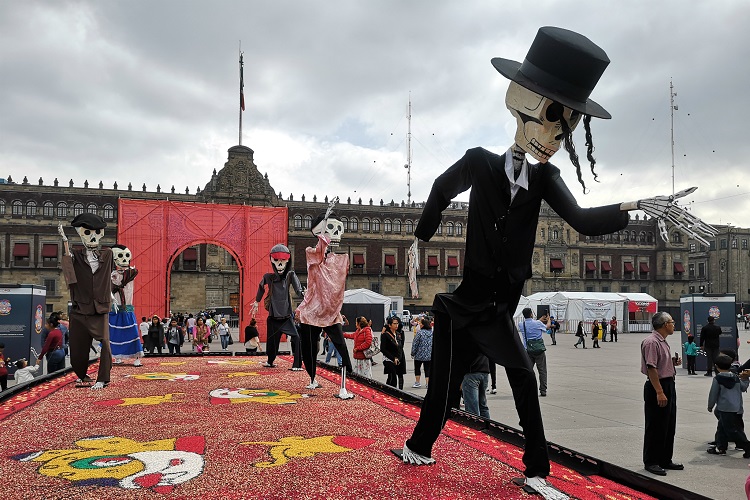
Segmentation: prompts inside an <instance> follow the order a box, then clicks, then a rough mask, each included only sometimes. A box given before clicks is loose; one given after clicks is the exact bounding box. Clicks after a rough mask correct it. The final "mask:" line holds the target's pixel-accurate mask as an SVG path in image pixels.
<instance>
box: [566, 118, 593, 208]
mask: <svg viewBox="0 0 750 500" xmlns="http://www.w3.org/2000/svg"><path fill="white" fill-rule="evenodd" d="M590 124H591V116H590V115H583V128H584V129H585V131H586V159H587V160H588V161H589V164H590V165H591V173H592V174H593V175H594V180H595V181H596V182H599V176H598V175H597V174H596V172H594V165H596V160H595V159H594V139H593V137H592V135H591V125H590ZM560 126H561V127H562V133H563V138H562V139H563V141H562V142H563V147H565V151H567V152H568V156H569V157H570V163H572V164H573V166H574V167H575V168H576V175H577V176H578V182H579V183H580V184H581V186H583V192H584V194H585V193H586V184H585V183H584V182H583V176H582V175H581V164H580V163H579V161H578V153H577V152H576V146H575V144H573V130H571V128H570V125H569V124H568V122H567V121H565V120H564V119H560Z"/></svg>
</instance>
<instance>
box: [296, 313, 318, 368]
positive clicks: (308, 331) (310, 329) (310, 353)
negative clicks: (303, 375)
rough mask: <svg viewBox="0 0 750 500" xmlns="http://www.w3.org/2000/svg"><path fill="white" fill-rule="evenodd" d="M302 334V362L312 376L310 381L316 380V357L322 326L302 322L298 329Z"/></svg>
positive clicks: (300, 334)
mask: <svg viewBox="0 0 750 500" xmlns="http://www.w3.org/2000/svg"><path fill="white" fill-rule="evenodd" d="M297 331H298V332H299V336H300V351H302V353H301V354H302V363H303V364H304V365H305V370H306V371H307V374H308V375H309V376H310V382H312V381H313V380H315V374H316V372H317V368H318V365H317V363H316V361H315V358H316V357H317V355H318V338H320V327H319V326H312V325H306V324H304V323H303V324H301V325H300V326H299V329H298V330H297Z"/></svg>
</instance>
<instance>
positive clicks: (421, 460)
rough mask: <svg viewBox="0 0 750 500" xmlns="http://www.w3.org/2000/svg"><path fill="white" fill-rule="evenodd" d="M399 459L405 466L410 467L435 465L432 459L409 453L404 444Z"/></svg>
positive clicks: (413, 452) (412, 452)
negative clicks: (410, 465)
mask: <svg viewBox="0 0 750 500" xmlns="http://www.w3.org/2000/svg"><path fill="white" fill-rule="evenodd" d="M401 459H402V460H403V461H404V463H405V464H412V465H432V464H434V463H435V459H434V458H431V457H426V456H424V455H420V454H419V453H417V452H415V451H411V450H410V449H409V447H408V446H406V443H404V449H403V451H402V452H401Z"/></svg>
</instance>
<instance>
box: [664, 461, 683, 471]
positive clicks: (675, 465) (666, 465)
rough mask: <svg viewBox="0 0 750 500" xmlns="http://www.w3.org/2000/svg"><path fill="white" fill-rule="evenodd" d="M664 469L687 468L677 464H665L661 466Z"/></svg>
mask: <svg viewBox="0 0 750 500" xmlns="http://www.w3.org/2000/svg"><path fill="white" fill-rule="evenodd" d="M661 468H662V469H667V470H683V469H684V468H685V466H684V465H682V464H676V463H674V462H669V463H668V464H664V465H662V466H661Z"/></svg>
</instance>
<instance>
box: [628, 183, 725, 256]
mask: <svg viewBox="0 0 750 500" xmlns="http://www.w3.org/2000/svg"><path fill="white" fill-rule="evenodd" d="M696 189H698V188H697V187H691V188H688V189H683V190H682V191H679V192H677V193H675V194H674V195H673V196H656V197H654V198H646V199H645V200H638V201H637V202H636V203H637V208H638V209H639V210H643V211H644V212H646V214H647V215H650V216H651V217H656V219H657V220H658V222H657V223H658V226H659V233H660V234H661V238H662V239H663V240H664V241H669V234H668V232H667V222H669V223H671V224H672V225H673V226H675V227H676V228H677V229H678V230H679V231H681V232H682V233H684V234H685V235H687V236H688V237H690V238H693V239H696V240H698V241H700V242H701V243H703V244H704V245H706V246H708V241H707V240H706V238H707V237H708V238H710V237H712V236H716V234H717V233H718V232H717V231H716V229H714V228H713V227H712V226H711V225H710V224H706V223H705V222H703V221H702V220H700V219H699V218H698V217H696V216H694V215H693V214H691V213H690V212H688V211H687V210H685V209H684V208H683V207H680V206H679V205H678V204H677V199H678V198H682V197H684V196H687V195H689V194H690V193H692V192H693V191H695V190H696Z"/></svg>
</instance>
